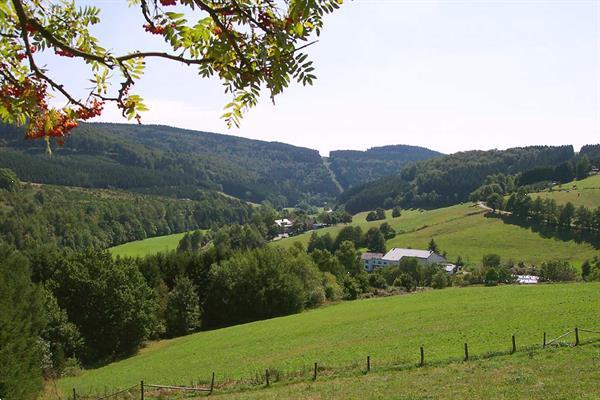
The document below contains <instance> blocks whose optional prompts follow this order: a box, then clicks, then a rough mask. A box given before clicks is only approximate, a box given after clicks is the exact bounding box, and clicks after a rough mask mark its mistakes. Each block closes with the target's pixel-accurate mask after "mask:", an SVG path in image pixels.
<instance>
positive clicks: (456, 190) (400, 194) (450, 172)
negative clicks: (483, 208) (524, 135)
mask: <svg viewBox="0 0 600 400" xmlns="http://www.w3.org/2000/svg"><path fill="white" fill-rule="evenodd" d="M574 154H575V153H574V151H573V147H572V146H559V147H549V146H532V147H519V148H512V149H508V150H489V151H479V150H475V151H465V152H459V153H455V154H451V155H447V156H443V157H436V158H432V159H429V160H424V161H419V162H416V163H412V164H410V165H407V166H405V167H404V168H402V170H401V171H400V173H399V174H397V175H394V176H389V177H386V178H382V179H380V180H378V181H375V182H371V183H368V184H365V185H362V186H359V187H356V188H353V189H351V190H348V191H346V192H344V193H343V194H342V195H340V196H339V202H340V203H342V204H344V205H345V207H346V210H348V211H349V212H352V213H356V212H359V211H366V210H372V209H375V208H376V207H385V208H391V207H392V206H394V205H401V206H402V207H403V208H410V207H428V208H435V207H441V206H447V205H451V204H457V203H460V202H463V201H466V200H467V199H468V198H469V194H470V193H471V192H472V191H473V190H475V189H476V188H477V187H479V186H480V185H481V184H482V183H483V182H484V180H485V178H486V177H487V176H488V175H492V174H496V173H504V174H515V173H517V172H521V171H525V170H529V169H532V168H535V167H541V166H554V165H558V164H561V163H563V162H565V161H568V160H571V159H572V158H573V157H574Z"/></svg>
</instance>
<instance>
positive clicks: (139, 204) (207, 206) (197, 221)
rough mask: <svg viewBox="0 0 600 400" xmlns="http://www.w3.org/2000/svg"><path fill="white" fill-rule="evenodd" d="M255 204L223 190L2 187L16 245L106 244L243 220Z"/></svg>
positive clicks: (6, 223)
mask: <svg viewBox="0 0 600 400" xmlns="http://www.w3.org/2000/svg"><path fill="white" fill-rule="evenodd" d="M252 212H253V207H252V206H250V205H248V204H245V203H243V202H241V201H239V200H235V199H231V198H228V197H225V196H223V195H220V194H218V193H214V192H213V193H208V192H207V193H201V194H199V195H198V196H197V197H195V199H194V200H190V199H187V200H186V199H174V198H169V197H163V196H156V195H146V194H140V193H132V192H126V191H122V190H108V189H86V188H78V187H65V186H57V185H40V184H23V185H21V186H20V187H19V189H17V190H16V191H14V192H9V191H6V190H0V242H6V243H8V244H11V245H14V246H15V247H16V248H17V249H32V248H35V247H38V246H47V245H52V246H58V247H68V248H71V249H83V248H85V247H88V246H92V247H97V248H106V247H109V246H114V245H118V244H122V243H127V242H131V241H135V240H141V239H145V238H148V237H153V236H161V235H170V234H172V233H174V232H185V231H188V230H193V229H199V228H202V229H206V228H210V227H211V226H213V225H214V226H222V225H225V224H232V223H243V222H245V221H247V220H248V219H249V218H250V216H251V215H252Z"/></svg>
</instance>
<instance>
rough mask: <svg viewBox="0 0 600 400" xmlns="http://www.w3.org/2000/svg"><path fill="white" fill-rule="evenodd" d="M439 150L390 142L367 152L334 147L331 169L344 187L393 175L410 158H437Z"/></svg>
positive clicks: (330, 157) (347, 187) (417, 159)
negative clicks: (391, 144)
mask: <svg viewBox="0 0 600 400" xmlns="http://www.w3.org/2000/svg"><path fill="white" fill-rule="evenodd" d="M441 155H442V153H439V152H437V151H434V150H430V149H427V148H424V147H418V146H408V145H393V146H383V147H373V148H371V149H368V150H367V151H356V150H336V151H332V152H331V153H330V154H329V160H328V161H329V162H330V167H331V170H332V171H333V172H334V173H335V175H336V177H337V179H338V181H339V182H340V184H341V185H342V187H343V188H344V189H349V188H351V187H354V186H357V185H361V184H363V183H367V182H371V181H374V180H377V179H379V178H383V177H384V176H389V175H394V174H397V173H398V172H400V169H401V168H402V167H403V166H404V165H406V164H408V163H409V162H412V161H419V160H426V159H429V158H433V157H439V156H441Z"/></svg>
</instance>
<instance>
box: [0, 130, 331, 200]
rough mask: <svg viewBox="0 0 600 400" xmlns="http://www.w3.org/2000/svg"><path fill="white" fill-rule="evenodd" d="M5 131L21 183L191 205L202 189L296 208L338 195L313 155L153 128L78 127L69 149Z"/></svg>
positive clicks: (8, 156)
mask: <svg viewBox="0 0 600 400" xmlns="http://www.w3.org/2000/svg"><path fill="white" fill-rule="evenodd" d="M44 146H45V143H44V142H43V141H26V140H24V139H23V132H22V130H20V129H16V128H13V127H10V126H6V125H4V126H0V167H7V168H11V169H12V170H14V171H15V172H16V173H17V175H19V177H20V178H21V179H23V180H27V181H33V182H40V183H53V184H61V185H70V186H83V187H96V188H107V187H114V188H121V189H128V190H135V191H140V192H147V193H155V194H162V195H169V196H173V195H179V196H180V197H192V196H191V194H192V193H193V192H194V191H195V190H196V189H197V188H207V189H214V190H221V191H223V192H225V193H227V194H229V195H233V196H236V197H239V198H241V199H244V200H251V201H255V202H260V201H262V200H265V199H269V200H271V201H272V202H273V203H275V204H276V205H281V206H286V205H288V204H289V205H294V204H296V203H297V202H298V201H299V200H301V199H306V200H308V201H313V202H319V201H322V200H323V199H331V198H333V197H335V196H336V195H338V194H339V191H338V189H337V188H336V186H335V184H334V183H333V181H332V179H331V176H330V174H329V171H327V169H326V168H325V166H324V165H323V162H322V160H321V157H320V155H319V153H318V152H317V151H316V150H311V149H306V148H301V147H295V146H291V145H287V144H283V143H276V142H264V141H259V140H250V139H245V138H241V137H236V136H229V135H220V134H215V133H207V132H196V131H189V130H184V129H176V128H171V127H166V126H156V125H128V124H81V125H80V126H79V127H78V128H76V129H75V130H74V131H73V133H72V134H71V136H70V137H69V138H68V139H67V141H66V143H65V145H64V147H62V148H57V149H55V150H54V156H53V157H52V158H50V157H48V156H46V155H45V154H44V151H45V150H44Z"/></svg>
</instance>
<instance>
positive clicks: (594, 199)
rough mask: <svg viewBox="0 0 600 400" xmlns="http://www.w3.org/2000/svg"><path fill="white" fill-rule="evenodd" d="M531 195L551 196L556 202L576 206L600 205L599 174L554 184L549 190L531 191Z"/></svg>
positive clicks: (533, 196) (589, 206)
mask: <svg viewBox="0 0 600 400" xmlns="http://www.w3.org/2000/svg"><path fill="white" fill-rule="evenodd" d="M531 197H532V198H533V199H535V198H536V197H542V198H551V199H554V200H556V202H557V203H558V204H565V203H567V202H571V203H573V204H574V205H575V206H576V207H578V206H585V207H588V208H596V207H600V175H594V176H590V177H588V178H586V179H582V180H580V181H573V182H569V183H564V184H562V185H556V186H554V187H553V188H552V190H551V191H544V192H539V193H531Z"/></svg>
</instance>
